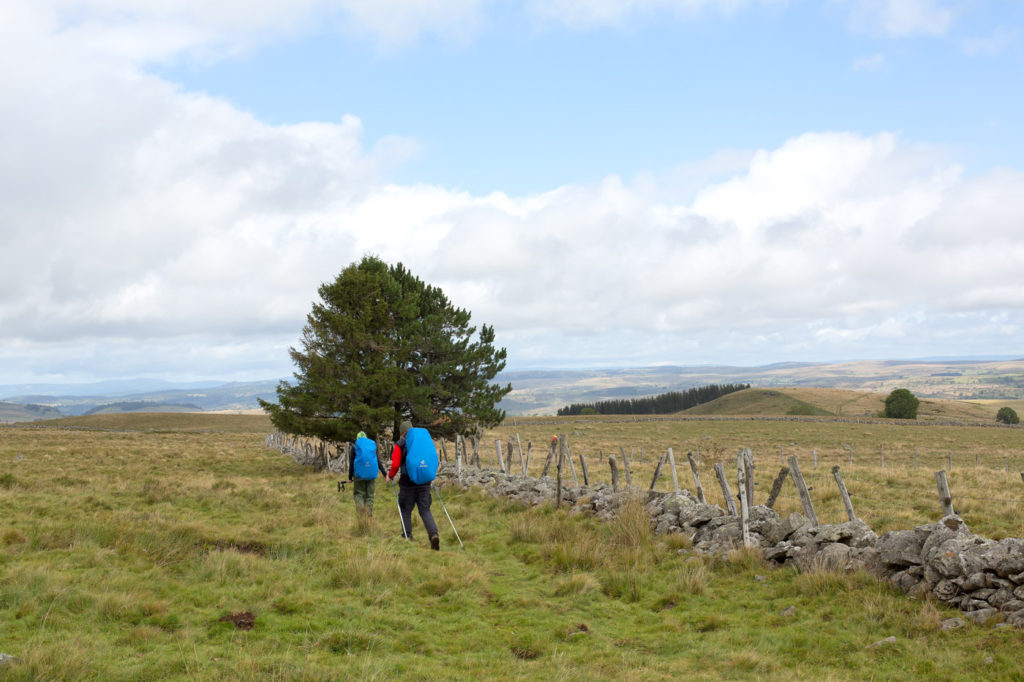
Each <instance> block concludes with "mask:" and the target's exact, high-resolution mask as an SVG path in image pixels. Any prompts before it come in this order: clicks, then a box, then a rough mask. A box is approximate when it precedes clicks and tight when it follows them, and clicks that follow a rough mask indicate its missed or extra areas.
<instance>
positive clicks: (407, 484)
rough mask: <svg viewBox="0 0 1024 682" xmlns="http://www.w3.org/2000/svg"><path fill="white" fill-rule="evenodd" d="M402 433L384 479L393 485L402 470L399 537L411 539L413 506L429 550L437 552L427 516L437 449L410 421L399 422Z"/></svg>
mask: <svg viewBox="0 0 1024 682" xmlns="http://www.w3.org/2000/svg"><path fill="white" fill-rule="evenodd" d="M401 433H402V437H401V438H399V439H398V442H397V443H395V447H394V449H393V450H392V451H391V469H390V470H389V471H388V473H387V479H388V481H391V482H393V481H394V479H395V475H396V474H397V473H398V472H399V470H401V472H402V475H401V477H399V479H398V489H399V493H398V510H399V512H400V513H401V515H402V537H404V538H408V539H410V540H412V508H413V507H414V506H415V507H416V509H417V510H418V511H419V513H420V519H422V520H423V528H424V529H426V531H427V536H428V537H429V538H430V548H431V549H433V550H438V549H440V547H441V540H440V538H439V537H438V534H437V523H435V522H434V515H433V514H431V513H430V499H431V498H430V488H431V484H432V483H433V481H434V477H435V476H437V466H438V458H437V448H436V447H435V446H434V439H433V438H432V437H431V435H430V432H429V431H427V430H426V429H424V428H421V427H413V426H412V424H411V423H410V422H402V426H401Z"/></svg>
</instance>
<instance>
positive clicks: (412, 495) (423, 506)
mask: <svg viewBox="0 0 1024 682" xmlns="http://www.w3.org/2000/svg"><path fill="white" fill-rule="evenodd" d="M413 507H416V509H417V510H418V511H419V513H420V518H421V519H423V527H424V528H425V529H426V531H427V536H428V537H432V536H434V535H437V524H436V523H435V522H434V515H433V514H431V513H430V484H429V483H427V484H426V485H400V486H398V509H399V510H400V511H401V512H402V536H403V537H407V538H409V539H412V508H413Z"/></svg>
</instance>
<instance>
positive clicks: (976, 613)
mask: <svg viewBox="0 0 1024 682" xmlns="http://www.w3.org/2000/svg"><path fill="white" fill-rule="evenodd" d="M438 479H439V480H438V482H439V483H443V484H446V485H454V486H460V487H463V488H469V487H480V488H483V489H484V490H485V491H487V492H488V494H491V495H494V496H500V497H506V498H510V499H513V500H517V501H519V502H522V503H523V504H525V505H532V506H535V505H539V504H543V503H546V502H551V501H553V500H554V499H555V497H556V493H557V483H556V481H555V480H554V479H553V478H551V477H547V476H545V477H542V478H532V477H528V476H520V475H509V474H505V473H503V472H501V471H494V470H490V469H478V468H475V467H462V468H461V469H460V470H457V468H456V466H455V465H451V464H444V463H442V465H441V467H440V469H439V471H438ZM636 494H637V491H636V490H635V489H634V490H633V491H632V492H627V491H615V490H613V489H612V487H611V486H609V485H607V484H603V483H602V484H598V485H596V486H574V487H565V486H563V488H562V501H563V502H565V503H566V504H567V505H568V507H569V509H570V511H571V512H573V513H584V514H593V515H595V516H597V517H598V518H601V519H605V520H610V519H612V518H613V517H614V516H615V514H616V509H617V508H618V506H619V505H620V504H622V503H623V502H624V501H625V500H626V499H628V498H630V497H631V496H634V495H636ZM646 509H647V512H648V513H649V514H650V517H651V525H652V527H653V528H654V530H655V532H657V533H659V534H662V533H685V534H687V535H688V536H689V537H690V538H691V539H692V542H693V548H694V550H695V551H698V552H701V553H706V554H721V553H724V552H727V551H729V550H731V549H734V548H736V547H740V546H742V544H743V529H742V527H741V521H740V517H739V516H738V515H735V514H730V513H728V512H727V511H726V510H724V509H722V508H721V507H718V506H717V505H713V504H708V503H705V502H700V501H699V500H698V499H697V498H696V497H695V496H694V495H692V494H691V493H690V492H688V491H685V490H684V491H681V492H679V493H661V492H647V493H646ZM748 524H749V525H748V531H749V538H750V543H751V545H754V546H759V547H761V548H762V550H763V551H764V556H765V559H766V560H768V561H770V562H773V563H775V564H779V565H787V566H796V567H797V568H799V569H801V570H811V569H816V568H825V569H830V570H837V571H844V570H856V569H864V570H867V571H870V572H873V573H875V574H876V575H878V576H880V577H881V578H883V579H885V580H888V581H889V583H890V584H892V585H893V586H894V587H896V588H898V589H900V590H902V591H903V592H905V593H907V594H910V595H916V596H922V595H925V594H928V593H930V594H932V595H934V596H935V597H936V598H937V599H938V600H939V601H941V602H943V603H944V604H947V605H949V606H951V607H955V608H958V609H960V610H962V611H964V612H965V613H966V615H967V616H968V617H969V618H971V619H972V620H974V621H975V622H977V623H979V624H982V625H984V624H998V623H1006V624H1009V625H1013V626H1016V627H1020V628H1024V540H1022V539H1018V538H1008V539H1004V540H998V541H995V540H989V539H986V538H982V537H979V536H976V535H974V534H972V533H971V532H970V530H968V528H967V525H966V524H965V523H964V522H963V520H962V519H960V518H959V517H958V516H947V517H945V518H943V519H942V520H941V521H938V522H935V523H929V524H926V525H922V526H918V527H917V528H914V529H913V530H904V531H890V532H887V533H883V534H882V535H881V536H878V535H877V534H876V533H875V532H874V531H873V530H872V529H871V528H869V527H868V525H867V524H865V523H864V522H863V521H861V520H859V519H857V520H855V521H848V522H846V523H840V524H822V525H814V524H812V523H811V522H810V521H809V520H808V519H807V518H805V517H804V516H803V515H801V514H798V513H794V514H790V515H789V516H787V517H786V518H782V517H781V516H780V515H779V514H778V513H776V512H775V510H773V509H771V508H769V507H765V506H759V505H758V506H753V507H751V508H750V510H749V521H748Z"/></svg>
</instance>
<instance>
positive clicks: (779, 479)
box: [764, 467, 789, 509]
mask: <svg viewBox="0 0 1024 682" xmlns="http://www.w3.org/2000/svg"><path fill="white" fill-rule="evenodd" d="M788 474H789V467H782V468H781V469H779V475H778V476H776V477H775V482H774V483H772V491H771V492H770V493H768V501H767V502H765V503H764V506H766V507H768V508H769V509H771V508H772V507H774V506H775V500H777V499H778V498H779V493H780V492H782V484H783V483H785V481H786V476H787V475H788Z"/></svg>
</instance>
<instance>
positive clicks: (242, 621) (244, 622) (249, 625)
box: [217, 611, 256, 630]
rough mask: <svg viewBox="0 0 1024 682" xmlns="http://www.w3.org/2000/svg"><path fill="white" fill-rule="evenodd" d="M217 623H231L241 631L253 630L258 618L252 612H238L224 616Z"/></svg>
mask: <svg viewBox="0 0 1024 682" xmlns="http://www.w3.org/2000/svg"><path fill="white" fill-rule="evenodd" d="M217 622H219V623H231V624H232V625H234V626H235V627H236V628H238V629H239V630H252V629H253V627H254V626H255V625H256V616H255V615H254V614H253V613H252V612H251V611H238V612H237V613H226V614H224V615H223V616H221V617H220V618H219V619H217Z"/></svg>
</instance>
